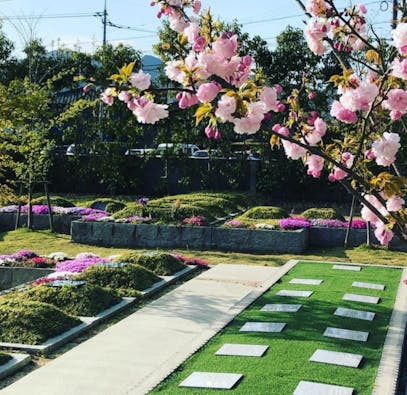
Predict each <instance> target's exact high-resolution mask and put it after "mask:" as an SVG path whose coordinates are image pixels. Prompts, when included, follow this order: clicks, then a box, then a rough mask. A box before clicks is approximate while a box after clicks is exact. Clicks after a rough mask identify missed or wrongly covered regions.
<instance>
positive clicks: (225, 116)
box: [215, 95, 236, 122]
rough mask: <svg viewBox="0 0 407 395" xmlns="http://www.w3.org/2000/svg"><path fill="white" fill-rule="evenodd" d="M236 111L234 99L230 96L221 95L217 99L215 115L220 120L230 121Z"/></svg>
mask: <svg viewBox="0 0 407 395" xmlns="http://www.w3.org/2000/svg"><path fill="white" fill-rule="evenodd" d="M235 111H236V100H235V98H234V97H232V96H228V95H223V96H222V97H221V98H220V100H219V101H218V108H217V109H216V111H215V115H216V116H217V117H218V118H219V119H220V120H221V122H227V121H229V122H230V121H232V119H233V117H232V114H233V113H234V112H235Z"/></svg>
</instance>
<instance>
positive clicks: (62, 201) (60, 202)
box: [32, 196, 75, 207]
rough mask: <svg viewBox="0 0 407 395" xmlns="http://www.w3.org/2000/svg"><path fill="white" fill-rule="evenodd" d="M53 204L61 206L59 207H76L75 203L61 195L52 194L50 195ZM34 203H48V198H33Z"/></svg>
mask: <svg viewBox="0 0 407 395" xmlns="http://www.w3.org/2000/svg"><path fill="white" fill-rule="evenodd" d="M50 201H51V206H59V207H75V205H74V204H73V203H72V202H71V201H69V200H67V199H64V198H63V197H60V196H51V197H50ZM32 204H39V205H47V204H48V202H47V198H46V197H44V196H43V197H38V198H35V199H33V200H32Z"/></svg>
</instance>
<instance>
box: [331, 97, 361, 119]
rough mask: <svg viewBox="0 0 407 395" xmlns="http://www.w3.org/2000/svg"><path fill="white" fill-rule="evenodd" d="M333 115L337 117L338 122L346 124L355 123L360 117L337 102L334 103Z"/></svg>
mask: <svg viewBox="0 0 407 395" xmlns="http://www.w3.org/2000/svg"><path fill="white" fill-rule="evenodd" d="M331 115H332V116H333V117H335V118H336V119H337V120H338V121H341V122H344V123H354V122H356V121H357V120H358V117H357V115H356V113H355V112H354V111H350V110H348V109H346V108H345V107H343V106H342V104H341V103H340V102H339V101H337V100H335V101H334V102H333V103H332V107H331Z"/></svg>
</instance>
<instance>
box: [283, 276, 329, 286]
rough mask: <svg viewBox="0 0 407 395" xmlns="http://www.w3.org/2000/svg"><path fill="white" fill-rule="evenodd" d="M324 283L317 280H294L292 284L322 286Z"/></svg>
mask: <svg viewBox="0 0 407 395" xmlns="http://www.w3.org/2000/svg"><path fill="white" fill-rule="evenodd" d="M323 281H324V280H317V279H315V278H293V279H292V280H291V281H290V284H304V285H321V284H322V282H323Z"/></svg>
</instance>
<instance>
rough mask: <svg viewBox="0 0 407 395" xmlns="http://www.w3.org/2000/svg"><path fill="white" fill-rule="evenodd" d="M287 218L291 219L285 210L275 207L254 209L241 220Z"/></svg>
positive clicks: (247, 212)
mask: <svg viewBox="0 0 407 395" xmlns="http://www.w3.org/2000/svg"><path fill="white" fill-rule="evenodd" d="M287 217H289V215H288V213H287V212H286V211H285V210H284V209H282V208H280V207H274V206H257V207H253V208H251V209H250V210H247V211H246V212H245V213H243V214H242V215H241V216H240V218H251V219H281V218H287Z"/></svg>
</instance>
